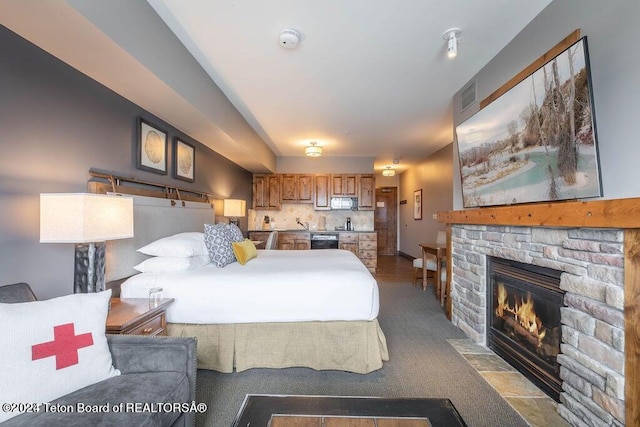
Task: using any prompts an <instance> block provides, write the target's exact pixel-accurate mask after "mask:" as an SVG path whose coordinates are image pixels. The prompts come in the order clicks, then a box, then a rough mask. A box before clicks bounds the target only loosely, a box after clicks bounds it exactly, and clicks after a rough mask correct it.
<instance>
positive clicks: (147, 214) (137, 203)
mask: <svg viewBox="0 0 640 427" xmlns="http://www.w3.org/2000/svg"><path fill="white" fill-rule="evenodd" d="M111 194H121V193H111ZM122 195H123V196H128V197H133V234H134V237H133V238H131V239H122V240H112V241H109V242H107V251H106V271H105V276H106V281H107V282H110V281H115V280H120V279H124V278H126V277H129V276H131V275H132V274H136V273H137V271H136V270H134V269H133V266H134V265H137V264H138V263H140V262H142V261H143V260H145V259H146V258H148V256H146V255H143V254H141V253H139V252H136V250H137V249H138V248H141V247H142V246H144V245H146V244H148V243H151V242H153V241H154V240H157V239H159V238H161V237H166V236H170V235H172V234H176V233H182V232H187V231H199V232H202V231H203V230H204V224H205V223H208V224H214V223H215V208H214V206H213V204H210V203H202V202H188V201H183V202H179V203H176V202H175V200H169V199H161V198H156V197H147V196H135V195H134V196H131V195H128V194H122Z"/></svg>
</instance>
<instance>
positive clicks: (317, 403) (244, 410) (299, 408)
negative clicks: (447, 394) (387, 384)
mask: <svg viewBox="0 0 640 427" xmlns="http://www.w3.org/2000/svg"><path fill="white" fill-rule="evenodd" d="M295 415H298V416H303V417H308V418H309V420H310V421H311V419H321V418H322V417H330V418H335V417H336V416H339V417H349V418H359V419H364V418H369V419H378V418H392V419H396V420H397V419H406V421H408V422H409V421H410V420H413V421H414V422H416V424H415V425H425V424H418V423H417V422H418V420H428V423H427V424H426V425H431V426H433V427H439V426H443V427H445V426H446V427H455V426H466V424H465V422H464V420H463V419H462V417H461V416H460V414H459V413H458V411H457V410H456V408H455V407H454V406H453V404H452V403H451V401H450V400H449V399H419V398H386V397H351V396H292V395H265V394H248V395H247V396H245V399H244V402H243V403H242V407H241V408H240V411H239V412H238V415H237V416H236V418H235V420H234V422H233V424H232V426H233V427H248V426H250V427H267V426H268V425H270V424H269V423H270V422H272V421H273V417H274V416H275V418H276V419H277V421H278V425H280V426H286V425H291V426H293V425H301V424H297V423H296V421H294V420H296V419H299V418H300V417H294V416H295ZM282 416H286V417H282ZM287 417H291V421H292V423H291V424H282V422H283V421H286V418H287ZM423 423H424V421H423ZM306 425H313V424H306ZM319 425H321V424H319ZM345 425H346V424H345ZM359 425H360V424H359ZM361 425H367V424H361ZM403 425H413V424H403Z"/></svg>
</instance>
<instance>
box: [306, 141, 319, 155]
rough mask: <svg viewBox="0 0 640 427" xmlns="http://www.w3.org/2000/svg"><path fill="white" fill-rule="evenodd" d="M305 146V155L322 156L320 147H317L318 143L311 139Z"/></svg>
mask: <svg viewBox="0 0 640 427" xmlns="http://www.w3.org/2000/svg"><path fill="white" fill-rule="evenodd" d="M309 144H310V145H308V146H307V147H305V149H304V154H305V156H309V157H320V156H322V147H318V143H317V142H315V141H313V142H310V143H309Z"/></svg>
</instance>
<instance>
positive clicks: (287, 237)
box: [278, 231, 311, 251]
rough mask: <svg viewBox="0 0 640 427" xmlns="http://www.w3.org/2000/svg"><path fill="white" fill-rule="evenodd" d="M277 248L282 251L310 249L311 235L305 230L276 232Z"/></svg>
mask: <svg viewBox="0 0 640 427" xmlns="http://www.w3.org/2000/svg"><path fill="white" fill-rule="evenodd" d="M278 249H280V250H283V251H291V250H307V249H311V235H310V233H305V232H286V231H280V232H278Z"/></svg>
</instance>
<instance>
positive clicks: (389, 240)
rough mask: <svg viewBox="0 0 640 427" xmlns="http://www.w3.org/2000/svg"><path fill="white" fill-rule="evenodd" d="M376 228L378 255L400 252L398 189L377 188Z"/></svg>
mask: <svg viewBox="0 0 640 427" xmlns="http://www.w3.org/2000/svg"><path fill="white" fill-rule="evenodd" d="M374 230H375V231H376V232H377V233H378V255H396V253H397V252H398V189H397V187H380V188H376V210H375V213H374Z"/></svg>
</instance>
